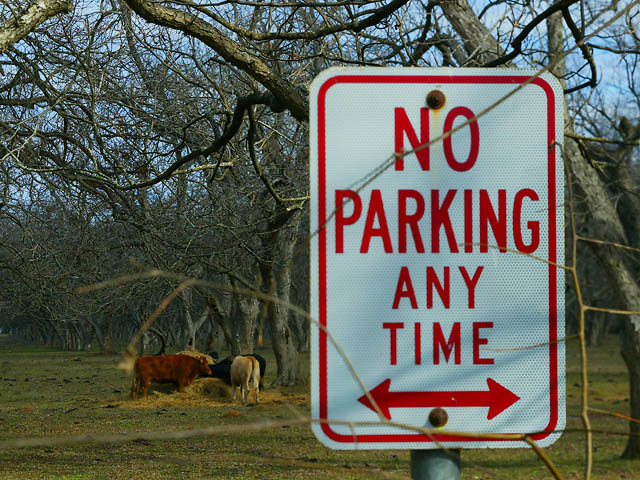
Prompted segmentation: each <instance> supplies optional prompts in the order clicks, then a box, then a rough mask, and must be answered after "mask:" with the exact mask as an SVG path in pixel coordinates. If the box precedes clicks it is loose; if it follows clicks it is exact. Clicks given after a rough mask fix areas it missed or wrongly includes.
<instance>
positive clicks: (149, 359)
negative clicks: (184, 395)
mask: <svg viewBox="0 0 640 480" xmlns="http://www.w3.org/2000/svg"><path fill="white" fill-rule="evenodd" d="M210 374H211V369H210V368H209V365H208V364H207V360H206V359H205V358H203V357H200V358H195V357H190V356H187V355H162V356H159V357H157V356H146V357H139V358H137V359H136V361H135V363H134V365H133V382H132V383H131V392H130V395H129V396H130V397H131V398H133V391H134V390H135V392H136V399H138V398H139V396H140V389H142V393H143V394H144V397H145V398H146V397H147V389H148V388H149V383H151V382H152V381H153V382H156V383H173V384H175V385H176V386H177V387H178V390H179V391H180V392H184V387H186V386H187V385H190V384H191V382H193V380H194V379H195V378H196V377H197V376H198V375H200V376H207V375H210Z"/></svg>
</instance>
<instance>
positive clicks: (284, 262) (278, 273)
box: [261, 211, 301, 385]
mask: <svg viewBox="0 0 640 480" xmlns="http://www.w3.org/2000/svg"><path fill="white" fill-rule="evenodd" d="M299 215H300V212H299V211H298V212H286V213H285V212H283V213H281V214H280V215H278V216H277V218H276V220H275V222H279V224H278V225H273V228H271V229H270V230H271V232H272V233H271V234H270V235H269V236H268V237H267V239H266V241H267V242H268V244H267V245H266V247H267V248H266V249H267V251H268V252H270V256H269V258H270V259H271V262H270V263H269V264H263V265H262V267H261V268H262V278H263V280H264V282H265V286H266V291H267V293H269V294H271V295H273V296H275V297H277V298H278V299H279V300H280V302H282V303H280V302H278V303H276V302H269V303H268V307H267V322H268V323H269V328H270V330H271V340H272V344H273V351H274V353H275V356H276V363H277V365H278V376H277V378H276V380H275V381H274V382H273V383H272V385H297V384H300V383H301V378H300V362H299V361H298V350H297V349H296V345H295V342H294V335H293V332H292V331H291V329H290V328H289V308H288V304H289V301H290V293H291V262H292V255H293V252H294V249H295V246H296V241H297V238H298V226H299V223H300V222H299ZM287 223H288V225H287ZM276 265H277V267H278V268H276Z"/></svg>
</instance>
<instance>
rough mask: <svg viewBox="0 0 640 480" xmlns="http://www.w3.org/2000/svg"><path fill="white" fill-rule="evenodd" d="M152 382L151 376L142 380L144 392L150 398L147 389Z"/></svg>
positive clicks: (145, 396)
mask: <svg viewBox="0 0 640 480" xmlns="http://www.w3.org/2000/svg"><path fill="white" fill-rule="evenodd" d="M150 383H151V379H150V378H145V379H143V380H142V394H143V395H144V398H148V397H147V390H148V388H149V384H150Z"/></svg>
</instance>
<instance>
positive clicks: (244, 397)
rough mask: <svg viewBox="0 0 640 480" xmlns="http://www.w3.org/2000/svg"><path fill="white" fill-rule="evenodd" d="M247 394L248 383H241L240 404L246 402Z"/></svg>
mask: <svg viewBox="0 0 640 480" xmlns="http://www.w3.org/2000/svg"><path fill="white" fill-rule="evenodd" d="M248 394H249V385H248V384H247V383H246V382H245V383H243V384H242V404H243V405H244V404H246V403H247V396H248Z"/></svg>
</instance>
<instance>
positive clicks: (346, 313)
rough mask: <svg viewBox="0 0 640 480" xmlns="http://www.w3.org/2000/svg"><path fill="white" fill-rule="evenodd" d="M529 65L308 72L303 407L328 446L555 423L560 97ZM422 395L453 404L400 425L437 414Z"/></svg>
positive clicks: (549, 434)
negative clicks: (307, 350)
mask: <svg viewBox="0 0 640 480" xmlns="http://www.w3.org/2000/svg"><path fill="white" fill-rule="evenodd" d="M536 75H537V72H535V71H531V70H515V69H491V70H489V69H417V68H412V69H386V68H364V69H355V68H348V69H336V68H334V69H329V70H326V71H324V72H322V73H321V74H320V75H319V76H318V77H317V78H316V79H315V81H314V82H313V84H312V86H311V96H310V105H311V111H310V123H311V139H310V142H311V144H310V151H311V153H310V155H311V192H312V209H311V230H312V232H313V233H314V235H313V238H312V247H311V278H312V283H311V291H312V293H311V309H312V310H311V312H312V315H313V317H314V319H316V320H317V321H318V322H319V324H320V328H318V327H314V328H313V329H312V332H313V333H312V411H313V417H314V418H315V419H317V420H319V422H318V423H317V424H315V425H314V432H315V434H316V435H317V437H318V438H319V439H320V440H321V441H322V442H323V443H324V444H325V445H327V446H330V447H332V448H338V449H353V448H402V449H421V448H438V447H439V445H441V444H444V445H446V446H448V447H464V448H483V447H505V448H506V447H522V446H527V444H526V443H525V442H522V441H519V440H514V439H512V438H506V436H508V434H517V433H530V434H531V437H532V438H533V439H534V440H536V441H537V442H538V443H539V444H540V445H549V444H551V443H553V442H554V441H555V440H556V439H557V438H558V437H559V436H560V433H561V431H562V429H563V428H564V422H565V410H564V402H565V382H564V343H563V342H562V338H563V336H564V281H563V278H564V276H563V270H562V269H560V268H558V267H557V266H556V265H561V264H562V263H563V260H564V240H563V238H564V234H563V233H564V232H563V228H564V227H563V225H564V218H563V201H564V197H563V187H564V177H563V165H562V160H561V156H560V148H559V146H558V144H559V143H561V140H562V129H563V116H562V112H563V106H562V102H563V98H562V89H561V87H560V85H559V83H558V82H557V81H556V80H555V79H554V78H553V77H552V76H551V75H548V74H546V73H544V74H542V75H540V76H536ZM428 96H429V101H427V97H428ZM475 116H478V118H475ZM458 127H461V128H458ZM451 132H453V133H451ZM443 133H444V134H447V133H449V134H450V135H449V136H447V137H446V138H444V139H443V140H441V141H437V142H434V143H433V144H431V145H429V146H428V147H425V145H427V144H429V142H432V141H434V140H436V139H437V138H438V137H440V136H441V135H443ZM334 342H335V343H334ZM347 360H348V361H347ZM350 365H351V366H352V367H353V368H354V369H355V372H356V373H357V378H356V376H354V375H353V374H352V371H351V367H350ZM358 378H359V379H360V380H361V381H362V385H361V384H360V383H359V381H358ZM363 386H364V389H365V390H366V391H368V392H369V393H370V397H371V398H372V399H373V402H372V401H371V399H370V398H369V397H368V396H367V395H365V393H364V391H365V390H363V388H362V387H363ZM374 403H377V405H378V407H379V409H380V413H381V414H382V416H383V417H386V418H384V420H385V421H383V422H381V421H380V419H381V418H382V417H379V415H378V413H377V411H376V408H375V406H374ZM434 408H442V409H444V410H445V411H446V413H447V414H448V422H447V423H446V425H445V427H444V429H443V430H441V431H440V430H439V431H438V432H437V433H438V434H437V435H427V434H425V433H423V432H420V431H416V430H415V429H413V430H411V429H406V428H402V427H400V426H397V425H408V426H412V427H425V428H432V426H433V425H432V422H431V421H430V420H429V414H430V412H432V410H433V409H434ZM386 420H390V421H391V422H392V423H393V425H391V424H389V423H388V422H387V423H385V422H386ZM434 423H435V422H434ZM448 431H449V432H466V435H464V436H458V435H454V434H447V432H448ZM485 433H492V434H504V435H505V437H503V438H486V437H484V438H483V437H482V435H481V434H485Z"/></svg>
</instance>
